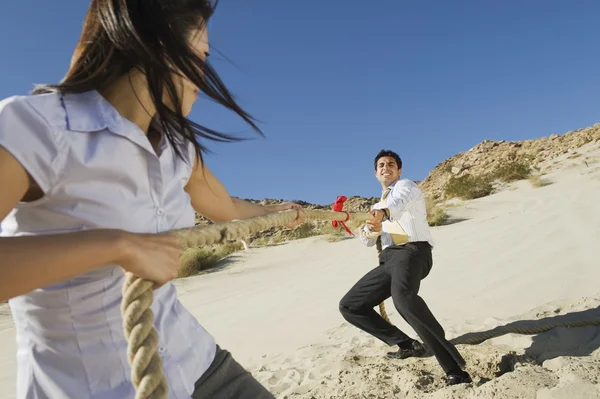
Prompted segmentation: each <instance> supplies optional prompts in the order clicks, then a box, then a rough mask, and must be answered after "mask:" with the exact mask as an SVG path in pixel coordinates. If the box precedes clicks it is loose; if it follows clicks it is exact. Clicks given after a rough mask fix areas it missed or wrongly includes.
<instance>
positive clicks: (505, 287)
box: [0, 143, 600, 399]
mask: <svg viewBox="0 0 600 399" xmlns="http://www.w3.org/2000/svg"><path fill="white" fill-rule="evenodd" d="M578 152H585V156H582V157H579V158H575V159H567V156H568V154H565V156H564V157H563V158H561V159H556V160H554V161H552V162H551V164H553V165H554V166H553V169H552V170H551V171H550V173H548V174H547V175H546V176H544V177H545V178H546V179H548V180H550V181H551V182H552V184H550V185H548V186H545V187H541V188H534V187H532V186H531V185H530V183H529V182H528V181H520V182H517V183H515V184H512V185H511V186H509V187H506V188H505V189H504V190H503V191H501V192H499V193H497V194H494V195H492V196H489V197H486V198H481V199H478V200H474V201H468V202H464V203H458V204H457V205H456V206H455V207H453V208H451V209H450V213H451V216H452V217H453V219H454V222H453V223H451V224H450V225H447V226H442V227H436V228H434V229H433V233H434V238H435V240H436V242H437V246H436V248H435V252H434V267H433V269H432V272H431V274H430V275H429V276H428V277H427V279H425V280H424V281H423V283H422V285H421V295H422V296H423V297H424V298H425V300H426V301H427V303H428V304H429V306H430V308H431V309H432V311H433V313H434V314H435V315H436V316H437V317H438V319H439V320H440V322H441V323H442V325H443V326H444V327H445V328H446V332H447V336H448V337H449V338H456V337H460V336H462V335H464V334H467V333H470V332H474V331H485V330H489V329H492V328H494V327H497V326H500V325H505V324H509V323H512V322H516V321H521V320H532V321H535V320H539V319H543V318H561V317H565V315H568V316H566V317H571V318H593V317H595V318H599V317H600V310H599V309H600V284H599V281H600V261H599V260H598V255H597V253H596V252H595V249H596V247H597V246H598V243H600V227H599V226H600V206H599V205H598V199H599V198H600V146H599V145H598V144H597V143H595V144H589V145H587V146H586V147H585V148H582V149H579V150H578ZM584 161H585V162H584ZM550 166H551V165H550ZM375 264H376V251H375V249H374V248H365V247H363V246H361V244H360V242H359V241H358V240H357V239H356V238H353V239H347V240H342V241H340V242H336V243H329V242H327V241H326V240H325V239H324V238H323V237H313V238H309V239H304V240H299V241H295V242H290V243H285V244H282V245H279V246H274V247H269V248H260V249H251V250H250V251H248V252H243V253H239V254H236V255H234V256H232V257H231V258H229V260H228V261H227V262H224V264H223V265H222V267H221V268H219V269H218V270H216V271H214V272H212V273H208V274H205V275H202V276H196V277H193V278H188V279H183V280H179V281H177V282H176V285H177V287H178V290H179V293H180V296H181V300H182V302H183V303H184V305H186V306H187V307H188V308H189V309H191V310H192V312H193V313H194V315H195V316H196V317H197V318H198V319H199V320H200V321H201V322H202V323H203V324H204V325H205V326H206V327H207V328H208V329H209V331H211V332H212V333H213V334H214V336H215V337H216V338H217V340H218V342H219V344H220V345H221V346H223V347H225V348H227V349H229V350H230V351H232V352H233V354H234V356H235V357H236V358H237V359H238V360H239V361H240V362H241V363H242V364H243V365H244V366H246V367H247V368H248V369H249V370H251V371H252V372H253V373H254V374H255V375H256V376H257V378H258V379H259V380H260V381H261V382H262V383H263V384H264V385H265V386H267V387H268V388H269V389H270V390H271V391H272V392H273V393H275V394H276V395H277V397H278V398H303V399H309V398H316V399H325V398H328V399H330V398H537V399H550V398H552V399H557V398H599V397H600V386H599V385H598V382H599V379H600V349H598V348H600V328H599V327H583V328H570V329H569V328H556V329H553V330H550V331H548V332H545V333H541V334H536V335H515V334H510V335H504V336H501V337H498V338H494V339H490V340H488V341H485V342H483V343H481V344H478V345H459V350H460V351H461V353H463V355H464V356H465V358H466V359H467V362H468V369H469V371H470V372H471V373H472V375H473V377H474V383H473V384H472V385H466V386H464V385H463V386H459V387H444V386H443V383H442V380H441V376H442V373H441V369H440V368H439V367H438V366H437V363H436V362H435V359H434V358H433V357H431V356H429V357H425V358H422V359H409V360H405V361H391V360H387V359H385V358H384V357H383V355H384V354H385V352H386V351H387V349H388V348H387V347H386V346H385V345H383V344H382V343H380V342H378V341H376V340H375V339H373V338H371V337H369V336H367V335H366V334H363V333H362V332H360V331H358V330H357V329H355V328H353V327H352V326H348V325H347V324H346V323H345V322H344V320H343V318H342V317H341V316H340V314H339V313H338V310H337V306H338V301H339V299H340V298H341V296H342V295H343V294H344V293H345V292H346V291H347V289H348V288H349V287H350V286H351V285H352V284H353V283H354V282H355V281H356V280H357V279H358V278H359V277H361V276H362V275H363V274H364V273H365V272H367V271H368V270H370V269H371V268H372V267H374V266H375ZM0 306H2V305H0ZM386 307H387V310H388V313H389V314H390V317H391V319H392V321H393V322H394V323H395V324H397V325H398V326H399V327H400V328H401V329H403V330H404V331H406V332H407V333H408V334H409V335H411V336H413V337H416V336H415V334H414V332H413V331H412V329H411V328H410V327H409V326H407V325H406V323H405V322H404V321H403V320H402V318H401V317H399V315H398V314H397V313H396V311H395V309H394V307H393V304H392V303H391V301H387V302H386ZM0 339H2V343H3V344H2V348H1V349H0V397H2V398H11V397H14V379H15V366H14V352H15V347H14V330H13V328H12V324H11V322H10V317H9V313H8V312H7V309H6V307H4V308H3V307H0Z"/></svg>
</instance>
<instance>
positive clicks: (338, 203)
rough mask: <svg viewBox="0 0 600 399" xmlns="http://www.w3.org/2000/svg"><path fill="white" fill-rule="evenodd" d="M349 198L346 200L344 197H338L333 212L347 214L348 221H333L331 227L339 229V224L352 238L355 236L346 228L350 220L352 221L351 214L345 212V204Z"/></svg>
mask: <svg viewBox="0 0 600 399" xmlns="http://www.w3.org/2000/svg"><path fill="white" fill-rule="evenodd" d="M347 199H348V198H346V197H345V196H343V195H339V196H338V197H337V199H336V200H335V202H334V203H333V210H334V212H343V213H345V214H346V220H333V221H331V225H332V226H333V227H338V224H339V225H341V226H342V227H343V228H344V230H346V232H347V233H348V234H350V235H351V236H354V234H353V233H352V232H351V231H350V229H349V228H348V227H347V226H346V223H345V222H347V221H348V220H350V214H349V213H348V212H346V211H345V210H344V202H346V200H347Z"/></svg>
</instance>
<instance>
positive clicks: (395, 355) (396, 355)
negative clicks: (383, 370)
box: [386, 341, 425, 359]
mask: <svg viewBox="0 0 600 399" xmlns="http://www.w3.org/2000/svg"><path fill="white" fill-rule="evenodd" d="M424 353H425V347H424V346H423V345H421V343H420V342H419V341H413V342H412V344H410V346H409V347H408V348H406V349H402V348H399V349H398V351H396V352H388V353H387V355H386V356H387V357H389V358H390V359H406V358H409V357H419V356H421V355H422V354H424Z"/></svg>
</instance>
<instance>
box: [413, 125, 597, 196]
mask: <svg viewBox="0 0 600 399" xmlns="http://www.w3.org/2000/svg"><path fill="white" fill-rule="evenodd" d="M592 141H600V124H596V125H594V126H591V127H588V128H585V129H579V130H575V131H570V132H567V133H565V134H563V135H558V134H553V135H551V136H549V137H542V138H539V139H535V140H524V141H516V142H515V141H492V140H484V141H483V142H481V143H480V144H478V145H476V146H475V147H473V148H471V149H470V150H468V151H465V152H462V153H460V154H457V155H455V156H453V157H451V158H449V159H447V160H445V161H443V162H442V163H440V164H438V165H437V166H436V167H435V168H434V169H433V170H432V171H431V172H430V173H429V175H428V176H427V178H426V179H425V180H424V181H423V182H422V183H421V187H422V188H423V191H425V192H426V193H427V194H429V195H431V196H432V197H433V198H434V199H443V198H444V186H445V184H446V183H447V182H448V180H449V179H450V178H451V177H452V176H456V177H460V176H463V175H465V174H470V175H473V176H481V175H488V174H490V173H493V172H494V170H495V169H497V168H498V167H499V166H500V165H503V164H507V163H513V162H524V163H527V164H529V165H530V166H531V167H534V168H535V167H540V166H541V165H542V164H543V163H544V162H545V161H548V160H551V159H554V158H556V157H557V156H560V155H562V154H565V153H567V152H569V151H572V150H575V149H577V148H579V147H581V146H583V145H585V144H587V143H589V142H592Z"/></svg>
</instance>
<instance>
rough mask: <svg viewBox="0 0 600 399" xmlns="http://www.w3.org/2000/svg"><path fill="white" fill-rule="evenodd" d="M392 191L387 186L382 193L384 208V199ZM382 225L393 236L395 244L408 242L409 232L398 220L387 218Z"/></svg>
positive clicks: (381, 202)
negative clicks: (392, 220) (407, 232)
mask: <svg viewBox="0 0 600 399" xmlns="http://www.w3.org/2000/svg"><path fill="white" fill-rule="evenodd" d="M390 191H392V189H391V188H387V189H386V190H385V191H384V192H383V194H382V195H381V201H380V204H381V205H382V206H383V207H384V208H385V203H384V201H385V200H386V198H387V196H388V195H389V193H390ZM382 226H383V231H385V232H386V233H388V234H389V235H391V236H392V241H394V244H396V245H403V244H406V243H407V242H408V234H406V232H405V231H404V229H402V227H401V226H400V223H399V222H398V221H394V222H390V221H389V220H386V221H385V222H383V223H382Z"/></svg>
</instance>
